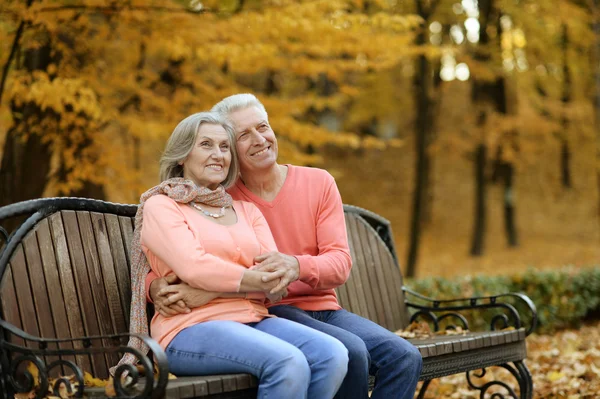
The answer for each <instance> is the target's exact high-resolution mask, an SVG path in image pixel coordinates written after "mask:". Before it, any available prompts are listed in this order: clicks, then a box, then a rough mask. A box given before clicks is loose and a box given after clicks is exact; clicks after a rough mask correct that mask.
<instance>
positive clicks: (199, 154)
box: [182, 123, 231, 190]
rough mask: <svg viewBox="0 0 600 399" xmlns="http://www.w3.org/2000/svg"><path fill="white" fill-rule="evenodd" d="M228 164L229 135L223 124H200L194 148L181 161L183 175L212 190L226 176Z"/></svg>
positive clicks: (229, 154)
mask: <svg viewBox="0 0 600 399" xmlns="http://www.w3.org/2000/svg"><path fill="white" fill-rule="evenodd" d="M230 164H231V148H230V143H229V136H228V135H227V132H226V131H225V129H224V128H223V126H221V125H215V124H208V123H203V124H202V125H200V130H199V131H198V136H197V137H196V143H195V144H194V148H193V149H192V152H190V154H189V155H188V156H187V158H186V159H185V160H184V161H183V163H182V165H183V177H184V178H186V179H190V180H192V181H193V182H194V183H196V185H197V186H201V187H207V188H209V189H211V190H214V189H216V188H217V187H218V186H219V184H221V183H222V182H223V181H224V180H225V179H226V178H227V173H229V165H230Z"/></svg>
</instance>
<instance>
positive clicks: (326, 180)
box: [147, 94, 422, 399]
mask: <svg viewBox="0 0 600 399" xmlns="http://www.w3.org/2000/svg"><path fill="white" fill-rule="evenodd" d="M212 110H213V111H218V112H220V113H222V114H224V115H225V116H226V117H227V118H228V119H229V121H230V122H231V123H232V124H233V126H234V128H235V132H236V149H237V153H238V157H239V163H240V170H241V174H240V178H239V180H238V181H237V183H236V184H235V185H234V186H233V187H232V188H230V189H229V190H228V191H229V193H230V194H231V195H232V197H233V198H234V199H236V200H241V201H250V202H252V203H254V204H255V205H256V206H257V207H258V208H259V209H260V210H261V212H262V213H263V215H264V216H265V218H266V219H267V222H268V224H269V227H270V228H271V231H272V233H273V236H274V238H275V242H276V244H277V247H278V250H279V251H280V252H271V253H268V254H263V255H261V256H259V257H257V258H256V259H255V263H256V266H255V267H256V268H258V269H259V270H262V271H267V272H271V274H270V276H269V277H268V278H267V279H268V280H276V279H279V284H278V285H277V286H276V287H275V288H274V289H273V290H272V291H271V298H270V299H271V301H272V302H275V301H278V302H277V303H275V304H273V305H272V306H271V307H270V308H269V313H271V314H273V315H276V316H278V317H283V318H286V319H289V320H293V321H296V322H298V323H301V324H304V325H306V326H309V327H312V328H314V329H317V330H319V331H322V332H325V333H327V334H329V335H331V336H333V337H335V338H337V339H338V340H340V341H341V342H342V343H343V344H344V345H345V346H346V348H347V349H348V352H349V364H348V373H347V375H346V378H345V379H344V382H343V383H342V386H341V388H340V389H339V391H338V393H337V395H336V397H337V398H360V399H365V398H368V397H369V395H368V375H369V373H371V374H372V375H374V376H375V377H376V379H375V388H374V390H373V392H372V394H371V398H382V399H383V398H385V399H389V398H405V399H409V398H410V399H412V398H413V395H414V392H415V389H416V385H417V382H418V378H419V374H420V371H421V366H422V359H421V355H420V354H419V352H418V350H417V349H416V348H415V347H414V346H412V345H411V344H409V343H408V342H407V341H405V340H404V339H402V338H400V337H398V336H397V335H395V334H393V333H392V332H390V331H388V330H386V329H385V328H383V327H381V326H379V325H377V324H375V323H373V322H371V321H370V320H367V319H364V318H362V317H360V316H358V315H355V314H353V313H350V312H348V311H346V310H344V309H342V308H341V307H340V305H339V304H338V301H337V298H336V295H335V292H334V290H333V289H334V288H336V287H337V286H339V285H341V284H343V283H344V282H345V281H346V279H347V278H348V275H349V272H350V268H351V258H350V251H349V249H348V241H347V236H346V228H345V222H344V213H343V207H342V200H341V197H340V194H339V191H338V188H337V186H336V184H335V181H334V179H333V177H332V176H331V175H330V174H329V173H327V172H326V171H324V170H321V169H316V168H306V167H298V166H293V165H280V164H278V163H277V154H278V149H277V139H276V137H275V134H274V132H273V130H272V129H271V126H270V125H269V120H268V115H267V112H266V110H265V107H264V106H263V105H262V104H261V103H260V101H259V100H258V99H257V98H256V97H255V96H254V95H252V94H237V95H233V96H230V97H227V98H225V99H223V100H222V101H221V102H219V103H218V104H216V105H215V106H214V107H213V109H212ZM155 277H156V276H152V274H150V275H149V277H148V280H147V285H149V284H150V289H149V291H150V296H151V298H152V299H153V300H154V302H155V305H156V308H157V310H158V311H159V312H161V313H163V314H174V313H177V312H186V311H189V308H193V307H196V306H199V305H202V304H204V303H206V302H207V301H209V300H212V299H214V298H215V297H217V296H231V295H232V294H231V293H228V294H219V293H208V292H204V291H200V290H195V289H192V288H190V287H185V286H183V285H181V284H173V285H170V286H167V284H168V283H169V282H172V281H167V280H165V279H158V280H154V278H155ZM286 289H287V292H286ZM286 294H287V296H285V295H286ZM233 295H249V294H247V293H246V294H244V293H238V294H233ZM250 295H252V294H250Z"/></svg>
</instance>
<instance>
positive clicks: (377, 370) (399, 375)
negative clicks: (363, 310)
mask: <svg viewBox="0 0 600 399" xmlns="http://www.w3.org/2000/svg"><path fill="white" fill-rule="evenodd" d="M269 313H271V314H274V315H276V316H278V317H281V318H284V319H288V320H293V321H295V322H298V323H301V324H304V325H305V326H308V327H311V328H314V329H315V330H319V331H322V332H324V333H326V334H328V335H331V336H332V337H335V338H337V339H338V340H340V341H341V342H342V343H343V344H344V346H346V348H347V349H348V356H349V357H350V362H349V364H348V373H347V374H346V378H345V379H344V382H343V383H342V386H341V387H340V390H339V391H338V393H337V395H336V398H340V399H354V398H357V399H366V398H367V397H368V389H369V388H368V375H369V372H370V373H371V375H374V376H375V388H374V390H373V392H372V394H371V399H392V398H402V399H412V398H413V396H414V392H415V389H416V387H417V382H419V375H420V374H421V367H422V365H423V359H422V358H421V354H420V353H419V351H418V350H417V348H416V347H414V346H413V345H411V344H410V343H408V341H406V340H404V339H403V338H401V337H399V336H398V335H396V334H394V333H392V332H391V331H388V330H386V329H385V328H383V327H381V326H380V325H378V324H376V323H373V322H372V321H370V320H367V319H365V318H363V317H360V316H358V315H356V314H354V313H350V312H348V311H347V310H344V309H341V310H325V311H304V310H302V309H299V308H297V307H295V306H290V305H279V306H273V307H271V308H269Z"/></svg>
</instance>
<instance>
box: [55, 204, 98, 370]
mask: <svg viewBox="0 0 600 399" xmlns="http://www.w3.org/2000/svg"><path fill="white" fill-rule="evenodd" d="M48 220H49V225H50V234H51V237H52V242H53V244H54V248H55V253H56V266H57V268H58V275H59V277H60V281H61V284H60V289H61V291H62V297H63V300H64V303H63V304H64V306H65V313H66V315H67V320H68V326H69V332H70V334H67V335H65V336H64V337H61V338H73V337H84V336H85V330H84V328H83V319H82V317H81V311H80V309H79V299H78V295H77V289H76V286H75V278H74V275H73V269H72V267H71V257H70V255H69V249H68V245H67V239H66V233H65V229H64V223H63V220H62V215H61V213H55V214H53V215H50V217H49V218H48ZM57 287H58V286H57ZM65 332H66V331H65ZM73 346H74V348H77V349H78V348H81V347H82V345H81V343H79V342H77V343H74V344H73ZM76 359H77V365H78V366H79V367H81V368H82V369H84V370H87V371H89V372H90V373H93V369H92V367H91V361H90V357H89V356H82V355H80V356H76Z"/></svg>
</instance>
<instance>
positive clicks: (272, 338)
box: [166, 318, 348, 399]
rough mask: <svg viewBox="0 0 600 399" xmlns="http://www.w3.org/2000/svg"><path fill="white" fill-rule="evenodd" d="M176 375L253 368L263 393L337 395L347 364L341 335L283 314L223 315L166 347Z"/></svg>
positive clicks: (274, 397) (276, 396)
mask: <svg viewBox="0 0 600 399" xmlns="http://www.w3.org/2000/svg"><path fill="white" fill-rule="evenodd" d="M166 354H167V359H168V360H169V369H170V370H171V372H172V373H173V374H175V375H180V376H182V375H206V374H230V373H250V374H253V375H255V376H256V377H258V380H259V383H258V397H259V398H271V399H279V398H315V399H321V398H325V399H327V398H332V397H333V395H335V393H336V392H337V390H338V388H339V387H340V385H341V383H342V381H343V379H344V377H345V375H346V371H347V369H348V351H347V350H346V348H345V347H344V345H342V344H341V343H340V341H338V340H336V339H335V338H332V337H330V336H328V335H326V334H323V333H320V332H318V331H315V330H313V329H311V328H308V327H305V326H303V325H301V324H298V323H294V322H291V321H289V320H285V319H279V318H267V319H263V320H262V321H260V322H258V323H251V324H248V325H246V324H242V323H238V322H235V321H227V320H223V321H221V320H218V321H207V322H204V323H198V324H196V325H194V326H191V327H188V328H186V329H184V330H182V331H181V332H180V333H179V334H177V335H176V336H175V338H173V340H172V341H171V342H170V343H169V345H168V346H167V350H166Z"/></svg>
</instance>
